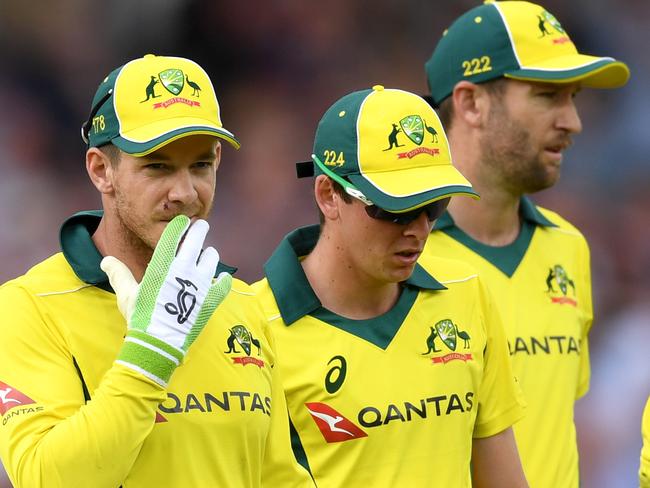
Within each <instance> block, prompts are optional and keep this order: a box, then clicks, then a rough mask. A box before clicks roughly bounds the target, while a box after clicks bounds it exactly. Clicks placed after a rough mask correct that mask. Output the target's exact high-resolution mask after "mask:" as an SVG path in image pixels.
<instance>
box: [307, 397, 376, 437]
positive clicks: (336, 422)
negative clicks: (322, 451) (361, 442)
mask: <svg viewBox="0 0 650 488" xmlns="http://www.w3.org/2000/svg"><path fill="white" fill-rule="evenodd" d="M305 407H307V411H308V412H309V413H310V414H311V416H312V418H313V419H314V422H315V423H316V426H317V427H318V429H319V430H320V431H321V434H323V437H324V438H325V441H326V442H328V443H331V442H344V441H349V440H352V439H360V438H362V437H368V434H366V433H365V432H364V431H363V430H361V429H360V428H359V427H358V426H357V425H355V424H354V423H352V422H351V421H350V420H348V419H347V418H345V417H344V416H343V415H341V414H340V413H339V412H337V411H336V410H334V409H333V408H332V407H330V406H329V405H327V404H325V403H321V402H310V403H305Z"/></svg>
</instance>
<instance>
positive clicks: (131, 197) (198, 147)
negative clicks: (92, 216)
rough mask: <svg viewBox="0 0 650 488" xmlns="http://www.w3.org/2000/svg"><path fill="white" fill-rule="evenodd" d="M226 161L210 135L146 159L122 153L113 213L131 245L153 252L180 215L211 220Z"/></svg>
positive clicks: (183, 141) (115, 179) (115, 168)
mask: <svg viewBox="0 0 650 488" xmlns="http://www.w3.org/2000/svg"><path fill="white" fill-rule="evenodd" d="M220 156H221V146H220V143H219V142H218V141H217V139H215V138H214V137H211V136H207V135H192V136H187V137H183V138H181V139H177V140H176V141H173V142H170V143H169V144H167V145H166V146H163V147H162V148H160V149H158V150H157V151H154V152H153V153H151V154H148V155H146V156H143V157H135V156H131V155H129V154H126V153H121V154H120V161H119V162H118V164H117V165H113V166H112V168H113V187H114V191H115V193H114V200H113V205H112V211H113V212H114V215H115V217H116V219H117V220H118V222H119V223H120V226H121V228H122V230H123V232H124V233H125V234H124V237H125V239H126V241H127V242H128V243H129V244H130V245H131V246H135V247H136V248H149V249H153V248H154V247H155V246H156V243H157V242H158V239H159V238H160V236H161V234H162V231H163V229H164V228H165V226H166V225H167V222H169V221H170V220H171V219H172V218H174V217H175V216H176V215H180V214H183V215H187V216H188V217H190V218H192V219H193V220H194V219H198V218H201V219H206V218H207V216H208V214H209V213H210V209H211V207H212V201H213V198H214V191H215V183H216V171H217V167H218V165H219V160H220Z"/></svg>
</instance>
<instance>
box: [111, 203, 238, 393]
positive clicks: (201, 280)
mask: <svg viewBox="0 0 650 488" xmlns="http://www.w3.org/2000/svg"><path fill="white" fill-rule="evenodd" d="M188 227H189V230H187V229H188ZM208 229H209V225H208V223H207V222H206V221H205V220H197V221H196V222H194V224H192V225H191V227H190V219H189V218H188V217H186V216H185V215H179V216H177V217H175V218H174V219H173V220H172V221H171V222H169V224H167V227H166V228H165V230H164V231H163V234H162V236H161V237H160V241H158V245H157V246H156V249H155V250H154V253H153V256H152V258H151V261H150V262H149V265H148V266H147V269H146V271H145V273H144V277H143V278H142V282H141V283H140V284H138V283H137V282H136V281H135V279H134V278H133V275H132V274H131V271H129V269H128V268H127V267H126V265H125V264H124V263H122V262H121V261H119V260H118V259H116V258H114V257H112V256H107V257H105V258H104V259H103V260H102V262H101V268H102V270H104V272H105V273H106V274H107V275H108V279H109V281H110V283H111V286H112V287H113V290H115V295H116V296H117V303H118V307H119V309H120V312H122V315H124V317H125V318H126V320H127V324H128V330H127V334H126V338H125V342H124V345H123V346H122V350H121V351H120V354H119V356H118V358H117V362H118V363H121V364H123V365H125V366H127V367H129V368H132V369H134V370H135V371H138V372H140V373H142V374H144V375H145V376H147V377H148V378H150V379H152V380H154V381H156V382H157V383H159V384H160V385H162V386H167V383H168V382H169V378H170V377H171V375H172V373H173V372H174V370H175V369H176V367H177V366H178V365H179V364H180V363H181V361H182V360H183V358H184V357H185V354H186V353H187V350H188V348H189V347H190V346H191V345H192V343H193V342H194V340H195V339H196V338H197V337H198V335H199V334H200V333H201V330H203V327H205V324H206V323H207V321H208V319H209V318H210V317H211V316H212V313H213V312H214V310H215V309H216V308H217V307H218V306H219V304H220V303H221V302H222V301H223V299H224V298H225V297H226V295H228V292H229V291H230V287H231V284H232V277H231V276H230V275H229V274H228V273H221V274H220V275H219V276H218V277H217V279H216V280H213V277H214V273H215V272H216V269H217V265H218V264H219V253H218V252H217V251H216V249H214V248H212V247H208V248H206V249H205V250H202V246H203V241H204V240H205V236H206V235H207V233H208ZM186 230H187V234H185V231H186ZM183 235H185V239H184V240H183V243H182V245H180V243H181V240H182V239H183ZM179 247H180V250H179Z"/></svg>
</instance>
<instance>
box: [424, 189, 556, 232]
mask: <svg viewBox="0 0 650 488" xmlns="http://www.w3.org/2000/svg"><path fill="white" fill-rule="evenodd" d="M519 214H520V215H521V217H522V219H523V220H525V221H528V222H530V223H531V224H533V225H537V226H540V227H557V224H554V223H553V222H551V221H550V220H548V219H547V218H546V217H544V214H542V212H540V211H539V209H538V208H537V207H536V206H535V204H534V203H533V202H532V201H531V200H530V198H528V197H521V200H520V201H519ZM455 225H456V224H455V223H454V220H453V219H452V218H451V215H449V212H445V213H444V214H442V216H441V217H440V218H439V219H438V220H436V224H435V225H434V226H433V230H444V229H446V228H448V227H454V226H455Z"/></svg>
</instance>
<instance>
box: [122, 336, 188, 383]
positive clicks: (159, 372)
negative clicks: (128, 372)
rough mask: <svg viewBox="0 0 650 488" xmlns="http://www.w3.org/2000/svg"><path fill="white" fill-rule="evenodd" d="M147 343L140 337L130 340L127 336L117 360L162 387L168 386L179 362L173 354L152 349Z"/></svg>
mask: <svg viewBox="0 0 650 488" xmlns="http://www.w3.org/2000/svg"><path fill="white" fill-rule="evenodd" d="M134 341H138V342H134ZM145 344H147V343H146V342H140V341H139V339H132V340H129V337H128V336H127V339H126V340H125V341H124V345H123V346H122V349H121V350H120V354H119V355H118V357H117V361H116V362H118V363H121V364H124V365H125V366H128V367H130V368H132V369H135V370H136V371H139V372H141V373H142V374H144V375H145V376H146V377H148V378H149V379H151V380H153V381H155V382H156V383H158V384H159V385H160V386H162V387H167V384H168V383H169V379H170V378H171V376H172V373H173V372H174V370H175V369H176V367H177V366H178V364H179V363H178V362H176V361H175V360H174V358H172V357H171V356H169V355H167V354H161V351H160V349H155V348H154V349H151V346H149V345H148V344H147V345H145Z"/></svg>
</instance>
